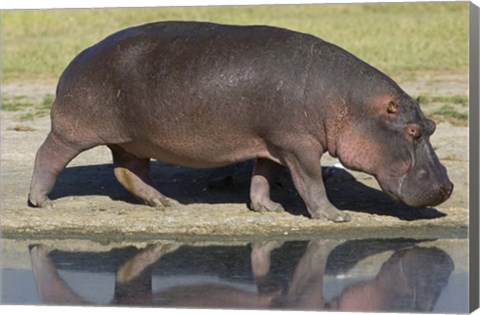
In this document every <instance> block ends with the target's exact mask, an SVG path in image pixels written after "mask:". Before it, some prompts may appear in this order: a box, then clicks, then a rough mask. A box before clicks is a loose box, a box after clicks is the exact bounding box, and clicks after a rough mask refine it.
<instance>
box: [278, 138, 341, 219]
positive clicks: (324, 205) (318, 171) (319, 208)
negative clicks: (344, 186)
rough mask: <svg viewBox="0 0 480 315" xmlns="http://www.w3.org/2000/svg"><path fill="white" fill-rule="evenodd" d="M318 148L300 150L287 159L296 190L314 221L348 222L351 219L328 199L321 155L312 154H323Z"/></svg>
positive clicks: (310, 146)
mask: <svg viewBox="0 0 480 315" xmlns="http://www.w3.org/2000/svg"><path fill="white" fill-rule="evenodd" d="M320 149H321V148H318V151H317V150H312V145H311V144H310V145H308V146H305V147H303V148H299V149H298V152H300V153H293V154H289V155H288V158H286V159H285V160H286V164H287V167H288V168H289V170H290V173H291V174H292V178H293V182H294V184H295V188H296V189H297V191H298V193H299V194H300V196H301V197H302V198H303V200H304V201H305V204H306V205H307V209H308V212H309V213H310V215H311V216H312V218H313V219H326V220H329V221H334V222H348V221H350V217H349V216H348V215H347V214H346V213H343V212H341V211H340V210H338V209H337V208H336V207H335V206H334V205H332V204H331V203H330V201H329V200H328V198H327V193H326V191H325V186H324V184H323V179H322V167H321V165H320V158H321V155H318V154H313V153H312V152H322V150H320Z"/></svg>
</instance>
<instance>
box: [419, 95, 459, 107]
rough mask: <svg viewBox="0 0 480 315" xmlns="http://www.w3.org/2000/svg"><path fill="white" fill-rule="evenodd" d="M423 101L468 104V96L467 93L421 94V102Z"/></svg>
mask: <svg viewBox="0 0 480 315" xmlns="http://www.w3.org/2000/svg"><path fill="white" fill-rule="evenodd" d="M423 103H449V104H455V105H461V106H467V105H468V97H467V96H465V95H452V96H432V97H430V96H423V95H422V96H420V104H423Z"/></svg>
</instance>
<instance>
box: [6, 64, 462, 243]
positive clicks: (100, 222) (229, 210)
mask: <svg viewBox="0 0 480 315" xmlns="http://www.w3.org/2000/svg"><path fill="white" fill-rule="evenodd" d="M467 79H468V78H467V76H466V74H465V73H464V72H459V73H447V74H438V73H436V74H425V75H424V76H422V77H421V78H417V79H400V80H398V79H397V80H398V81H399V82H398V83H399V84H400V86H402V87H403V88H404V90H406V91H407V92H408V93H409V94H411V95H420V94H422V93H424V94H428V95H439V96H449V95H465V96H466V95H468V81H467ZM55 84H56V82H40V81H33V82H13V83H8V84H3V85H2V87H1V88H2V91H1V92H2V94H3V96H8V97H15V96H25V95H27V96H28V97H30V98H32V99H34V98H38V99H41V98H42V97H44V96H45V95H48V94H54V91H55ZM432 106H433V105H432ZM425 110H426V111H427V110H428V108H425ZM20 114H21V113H18V112H5V111H2V112H1V169H0V171H1V221H0V222H1V227H2V233H3V237H6V238H38V239H40V238H74V237H75V238H85V239H94V240H97V241H101V242H110V241H121V240H124V239H136V240H147V239H176V240H185V239H217V240H223V239H226V238H228V239H242V238H249V239H252V238H263V237H280V238H282V237H283V238H298V239H300V238H308V237H310V236H328V237H333V238H335V237H338V238H345V237H349V238H362V237H404V236H405V237H407V236H408V237H466V236H467V227H468V199H467V196H468V127H466V126H454V125H451V124H449V123H448V122H441V123H438V124H437V131H436V132H435V134H434V135H433V136H432V138H431V142H432V145H433V147H434V148H435V149H436V152H437V154H438V156H439V158H440V160H441V161H442V163H443V164H444V165H445V166H446V167H447V169H448V173H449V176H450V179H451V180H452V182H453V183H454V185H455V189H454V192H453V194H452V196H451V198H450V199H449V200H448V201H447V202H445V203H444V204H442V205H440V206H437V207H435V208H434V209H433V208H427V209H412V208H408V207H404V206H401V205H397V204H395V203H393V202H392V201H390V199H389V198H388V197H386V195H384V194H383V193H382V192H381V191H380V190H379V186H378V184H377V183H376V181H375V179H373V178H372V177H371V176H368V175H366V174H363V173H357V172H347V171H345V170H343V169H339V168H331V167H330V168H328V166H333V165H335V164H337V163H338V161H337V160H335V159H333V158H331V157H328V156H325V157H324V158H323V159H322V165H323V166H324V169H323V171H324V177H325V182H326V187H327V193H328V195H329V198H330V200H331V201H332V203H333V204H334V205H336V206H337V207H338V208H339V209H341V210H344V211H346V212H347V213H348V214H349V215H350V216H351V218H352V220H351V222H348V223H340V224H339V223H337V224H335V223H331V222H325V221H320V220H312V219H310V218H309V216H308V214H307V211H306V208H305V205H304V203H303V201H302V200H301V198H300V197H299V196H298V195H297V193H296V191H295V189H294V187H293V185H292V182H291V179H290V176H289V174H288V172H284V173H282V175H281V176H280V178H279V179H278V181H277V183H276V184H275V187H274V189H273V191H272V199H273V200H276V201H279V202H280V203H282V204H283V205H284V208H285V209H287V211H286V212H283V213H257V212H252V211H250V210H249V209H248V207H247V202H248V189H249V178H250V172H251V167H252V163H244V164H241V165H236V166H234V167H230V168H226V169H220V170H193V169H186V168H180V167H177V166H173V165H164V164H161V163H158V162H155V161H152V178H153V180H154V181H155V182H156V183H157V185H158V186H159V188H160V190H161V191H162V192H163V193H165V194H166V195H167V196H170V197H173V198H175V199H177V200H179V201H180V202H181V205H179V206H175V207H172V208H168V209H167V210H165V211H161V210H158V209H155V208H150V207H147V206H144V205H141V204H138V203H137V202H136V201H135V199H134V198H132V197H131V196H130V195H129V194H128V193H127V192H126V191H125V190H124V189H123V188H122V187H121V186H120V184H118V183H117V182H116V180H115V178H114V175H113V168H112V165H111V155H110V151H109V150H108V149H107V148H106V147H97V148H94V149H92V150H90V151H87V152H84V153H82V154H80V155H79V156H78V157H77V158H76V159H74V160H73V161H72V162H71V163H70V165H69V166H68V167H67V169H66V170H65V171H64V172H63V173H62V174H61V176H60V177H59V178H58V181H57V184H56V186H55V189H54V191H53V193H52V197H53V199H54V200H55V207H54V209H53V210H46V209H36V208H30V207H28V206H27V194H28V190H29V184H30V177H31V173H32V169H33V163H34V158H35V153H36V151H37V149H38V147H39V146H40V145H41V143H42V142H43V140H44V139H45V137H46V135H47V133H48V132H49V128H50V120H49V117H39V118H34V119H33V120H29V121H20V120H19V118H18V117H19V115H20ZM352 176H353V177H352Z"/></svg>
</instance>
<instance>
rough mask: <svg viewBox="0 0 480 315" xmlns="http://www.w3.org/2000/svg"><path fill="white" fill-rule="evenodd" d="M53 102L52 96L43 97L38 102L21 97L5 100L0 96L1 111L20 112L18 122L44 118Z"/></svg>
mask: <svg viewBox="0 0 480 315" xmlns="http://www.w3.org/2000/svg"><path fill="white" fill-rule="evenodd" d="M53 100H54V96H53V95H50V94H49V95H45V96H44V97H43V99H42V100H41V101H39V102H35V101H32V100H31V99H29V98H27V97H23V96H19V97H13V98H6V97H3V96H2V103H1V109H2V110H3V111H8V112H20V115H19V116H18V117H17V118H18V119H19V120H30V119H33V118H35V117H41V116H46V115H48V113H49V112H50V108H51V106H52V103H53Z"/></svg>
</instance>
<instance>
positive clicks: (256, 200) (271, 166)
mask: <svg viewBox="0 0 480 315" xmlns="http://www.w3.org/2000/svg"><path fill="white" fill-rule="evenodd" d="M281 168H282V166H281V165H279V164H277V163H275V162H273V161H270V160H268V159H262V158H259V159H257V160H256V162H255V168H254V170H253V176H252V182H251V186H250V208H251V209H252V210H254V211H259V212H263V211H276V212H281V211H284V209H283V207H282V205H281V204H279V203H277V202H273V201H272V200H271V199H270V187H271V183H272V180H273V179H274V177H275V175H277V174H278V172H279V171H280V169H281Z"/></svg>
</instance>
